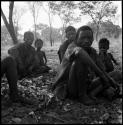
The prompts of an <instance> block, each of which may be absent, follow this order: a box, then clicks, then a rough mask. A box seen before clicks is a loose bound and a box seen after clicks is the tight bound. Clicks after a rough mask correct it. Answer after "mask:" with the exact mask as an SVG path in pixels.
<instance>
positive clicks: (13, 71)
mask: <svg viewBox="0 0 123 125" xmlns="http://www.w3.org/2000/svg"><path fill="white" fill-rule="evenodd" d="M3 74H6V77H7V80H8V83H9V91H10V99H12V100H13V99H14V98H15V96H16V95H17V94H18V89H17V80H18V75H17V68H16V62H15V60H14V59H13V58H12V57H7V58H5V59H3V60H2V61H1V77H2V76H3Z"/></svg>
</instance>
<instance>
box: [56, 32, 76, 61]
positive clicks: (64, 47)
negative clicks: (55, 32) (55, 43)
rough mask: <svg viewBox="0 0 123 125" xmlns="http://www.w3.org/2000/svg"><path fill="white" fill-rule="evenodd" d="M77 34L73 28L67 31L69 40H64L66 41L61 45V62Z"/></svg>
mask: <svg viewBox="0 0 123 125" xmlns="http://www.w3.org/2000/svg"><path fill="white" fill-rule="evenodd" d="M75 36H76V32H75V31H74V30H73V31H72V30H71V31H68V32H67V33H66V38H67V41H66V42H64V43H63V44H62V45H61V46H60V48H59V51H58V56H59V60H60V63H61V61H62V59H63V56H64V54H65V51H66V49H67V47H68V45H69V44H70V43H72V42H73V41H74V40H75ZM67 42H68V43H67Z"/></svg>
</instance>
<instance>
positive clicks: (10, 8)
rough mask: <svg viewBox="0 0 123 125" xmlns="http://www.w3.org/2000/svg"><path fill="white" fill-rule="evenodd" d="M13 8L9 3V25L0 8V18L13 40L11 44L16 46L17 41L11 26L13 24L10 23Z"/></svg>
mask: <svg viewBox="0 0 123 125" xmlns="http://www.w3.org/2000/svg"><path fill="white" fill-rule="evenodd" d="M13 7H14V2H10V5H9V23H8V21H7V19H6V17H5V14H4V13H3V10H2V8H1V16H2V18H3V21H4V23H5V26H6V28H7V30H8V32H9V34H10V36H11V38H12V40H13V44H17V43H18V40H17V37H16V34H15V30H14V26H13V22H12V15H13Z"/></svg>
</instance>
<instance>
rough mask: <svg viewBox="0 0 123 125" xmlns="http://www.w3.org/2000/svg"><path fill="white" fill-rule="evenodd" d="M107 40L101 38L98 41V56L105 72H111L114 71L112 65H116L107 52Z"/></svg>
mask: <svg viewBox="0 0 123 125" xmlns="http://www.w3.org/2000/svg"><path fill="white" fill-rule="evenodd" d="M109 44H110V43H109V40H108V39H106V38H102V39H100V41H99V56H100V58H101V60H102V62H103V64H104V66H105V70H106V72H108V73H109V72H112V71H113V70H114V66H113V63H112V62H114V64H116V65H118V63H117V61H116V60H115V59H114V57H113V55H112V54H111V53H109V52H107V51H108V49H109Z"/></svg>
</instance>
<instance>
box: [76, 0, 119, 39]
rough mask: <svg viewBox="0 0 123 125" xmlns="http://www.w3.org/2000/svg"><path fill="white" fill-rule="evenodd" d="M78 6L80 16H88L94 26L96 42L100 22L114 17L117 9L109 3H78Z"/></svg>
mask: <svg viewBox="0 0 123 125" xmlns="http://www.w3.org/2000/svg"><path fill="white" fill-rule="evenodd" d="M78 6H79V9H80V10H81V14H84V15H89V16H90V17H91V19H92V21H93V22H94V23H95V24H96V26H97V32H96V40H97V41H98V33H99V29H100V24H101V22H102V21H104V20H105V21H106V20H110V19H111V18H112V17H114V16H115V14H116V12H117V7H116V6H114V5H113V3H112V2H111V1H80V2H79V4H78Z"/></svg>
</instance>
